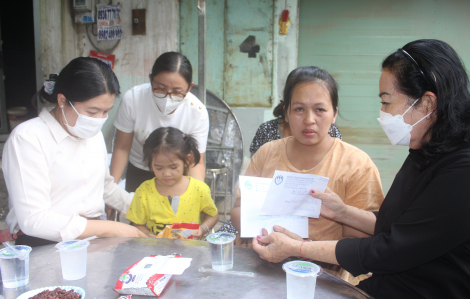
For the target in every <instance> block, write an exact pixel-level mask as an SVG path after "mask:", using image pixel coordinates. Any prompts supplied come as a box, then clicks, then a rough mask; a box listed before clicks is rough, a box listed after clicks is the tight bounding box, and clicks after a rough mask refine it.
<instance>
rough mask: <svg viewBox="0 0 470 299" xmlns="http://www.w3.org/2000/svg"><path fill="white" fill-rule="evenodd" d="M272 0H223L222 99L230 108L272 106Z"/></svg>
mask: <svg viewBox="0 0 470 299" xmlns="http://www.w3.org/2000/svg"><path fill="white" fill-rule="evenodd" d="M273 14H274V1H273V0H258V1H250V0H226V1H225V53H224V54H225V58H224V65H225V67H224V70H225V76H224V77H225V78H224V99H225V101H226V102H227V103H228V104H229V105H230V106H232V107H240V106H242V107H271V101H272V70H273V61H272V50H273Z"/></svg>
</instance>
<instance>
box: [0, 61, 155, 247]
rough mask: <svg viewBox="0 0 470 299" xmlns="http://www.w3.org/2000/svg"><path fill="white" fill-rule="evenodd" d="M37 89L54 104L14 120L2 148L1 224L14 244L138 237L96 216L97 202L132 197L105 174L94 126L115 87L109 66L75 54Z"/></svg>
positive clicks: (123, 207) (122, 207) (125, 202)
mask: <svg viewBox="0 0 470 299" xmlns="http://www.w3.org/2000/svg"><path fill="white" fill-rule="evenodd" d="M39 93H40V95H41V97H42V98H43V99H45V100H47V101H48V102H51V103H53V104H56V106H55V107H54V108H53V109H50V108H49V109H48V108H44V109H43V110H42V111H41V113H40V114H39V117H36V118H33V119H31V120H29V121H27V122H25V123H23V124H21V125H19V126H18V127H16V128H15V129H14V130H13V132H12V133H11V135H10V137H9V138H8V140H7V142H6V143H5V147H4V150H3V159H2V160H3V161H2V169H3V174H4V176H5V182H6V185H7V189H8V197H9V206H10V211H9V213H8V215H7V218H6V223H7V225H8V226H9V228H10V231H11V233H12V234H17V236H18V237H17V239H16V244H17V245H20V244H22V245H29V246H40V245H47V244H52V243H55V242H60V241H67V240H72V239H76V238H78V239H83V238H87V237H90V236H98V237H146V235H145V234H142V233H141V232H140V231H139V230H137V229H136V228H135V227H132V226H129V225H126V224H123V223H119V222H112V221H103V220H99V219H100V216H101V215H103V213H104V205H105V203H106V204H108V205H110V206H112V207H114V208H115V209H117V210H119V211H122V212H126V211H127V209H128V207H129V205H130V203H131V201H132V198H133V194H129V193H127V192H126V191H124V190H122V189H121V188H119V187H118V186H117V185H116V184H115V183H114V179H113V177H111V176H110V174H109V169H108V162H107V152H106V146H105V143H104V138H103V134H102V133H101V127H102V126H103V124H104V122H105V121H106V119H107V117H108V112H109V110H110V109H111V108H112V107H113V104H114V98H115V97H116V95H117V94H119V82H118V81H117V78H116V76H115V75H114V73H113V71H112V70H111V69H110V68H109V67H108V66H107V65H106V64H105V63H103V62H101V61H99V60H97V59H94V58H85V57H79V58H76V59H74V60H72V61H71V62H70V63H69V64H68V65H67V66H65V67H64V69H63V70H62V71H61V72H60V74H59V76H58V77H57V78H56V79H55V81H46V83H45V86H44V88H43V89H41V90H40V92H39Z"/></svg>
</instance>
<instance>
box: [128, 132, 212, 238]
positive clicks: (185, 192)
mask: <svg viewBox="0 0 470 299" xmlns="http://www.w3.org/2000/svg"><path fill="white" fill-rule="evenodd" d="M199 159H200V154H199V151H198V147H197V141H196V139H195V138H193V137H192V136H190V135H187V134H184V133H183V132H181V131H180V130H178V129H176V128H173V127H161V128H158V129H156V130H155V131H153V132H152V133H151V134H150V135H149V137H148V138H147V140H146V141H145V143H144V160H145V161H147V163H148V164H149V168H150V169H151V170H152V171H153V173H154V174H155V178H153V179H151V180H148V181H145V182H143V183H142V184H141V185H140V187H139V188H137V190H136V192H135V195H134V199H133V200H132V203H131V205H130V207H129V210H128V212H127V214H126V217H127V218H128V219H129V220H130V221H131V222H132V223H133V224H134V225H135V226H136V227H137V228H138V229H139V230H141V231H142V232H144V233H145V234H147V235H148V236H149V237H155V235H156V234H158V233H159V232H160V231H162V230H163V229H164V228H165V226H166V225H171V224H173V223H178V222H186V223H190V222H195V223H199V224H200V227H199V232H198V233H197V234H196V235H193V238H194V239H200V238H201V237H202V236H203V235H204V234H205V233H207V232H208V231H210V230H211V229H212V227H213V226H214V225H215V224H216V223H217V221H218V220H219V214H218V211H217V208H216V206H215V204H214V201H213V200H212V198H211V193H210V189H209V186H207V185H206V184H205V183H204V182H201V181H199V180H196V179H194V178H192V177H189V176H184V175H183V174H184V173H185V172H186V170H187V168H189V167H190V166H192V165H196V164H197V163H198V162H199ZM201 213H202V214H204V221H203V222H202V223H201V220H200V219H201Z"/></svg>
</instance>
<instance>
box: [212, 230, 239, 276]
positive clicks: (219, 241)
mask: <svg viewBox="0 0 470 299" xmlns="http://www.w3.org/2000/svg"><path fill="white" fill-rule="evenodd" d="M234 240H235V235H234V234H231V233H225V232H224V233H215V234H210V235H209V236H207V241H208V242H209V243H210V248H211V260H212V269H214V270H216V271H227V270H230V269H232V268H233V241H234Z"/></svg>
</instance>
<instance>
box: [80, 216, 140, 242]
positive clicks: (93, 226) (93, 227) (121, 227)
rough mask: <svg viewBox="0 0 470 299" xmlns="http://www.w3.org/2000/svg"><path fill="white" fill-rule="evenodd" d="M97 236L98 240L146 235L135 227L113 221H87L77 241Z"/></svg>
mask: <svg viewBox="0 0 470 299" xmlns="http://www.w3.org/2000/svg"><path fill="white" fill-rule="evenodd" d="M92 236H97V237H99V238H133V237H139V238H146V237H147V235H146V234H144V233H143V232H141V231H140V230H138V229H137V228H136V227H133V226H130V225H127V224H124V223H121V222H115V221H106V220H87V225H86V227H85V231H84V232H83V233H82V234H81V235H80V236H79V237H78V239H85V238H88V237H92Z"/></svg>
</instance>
